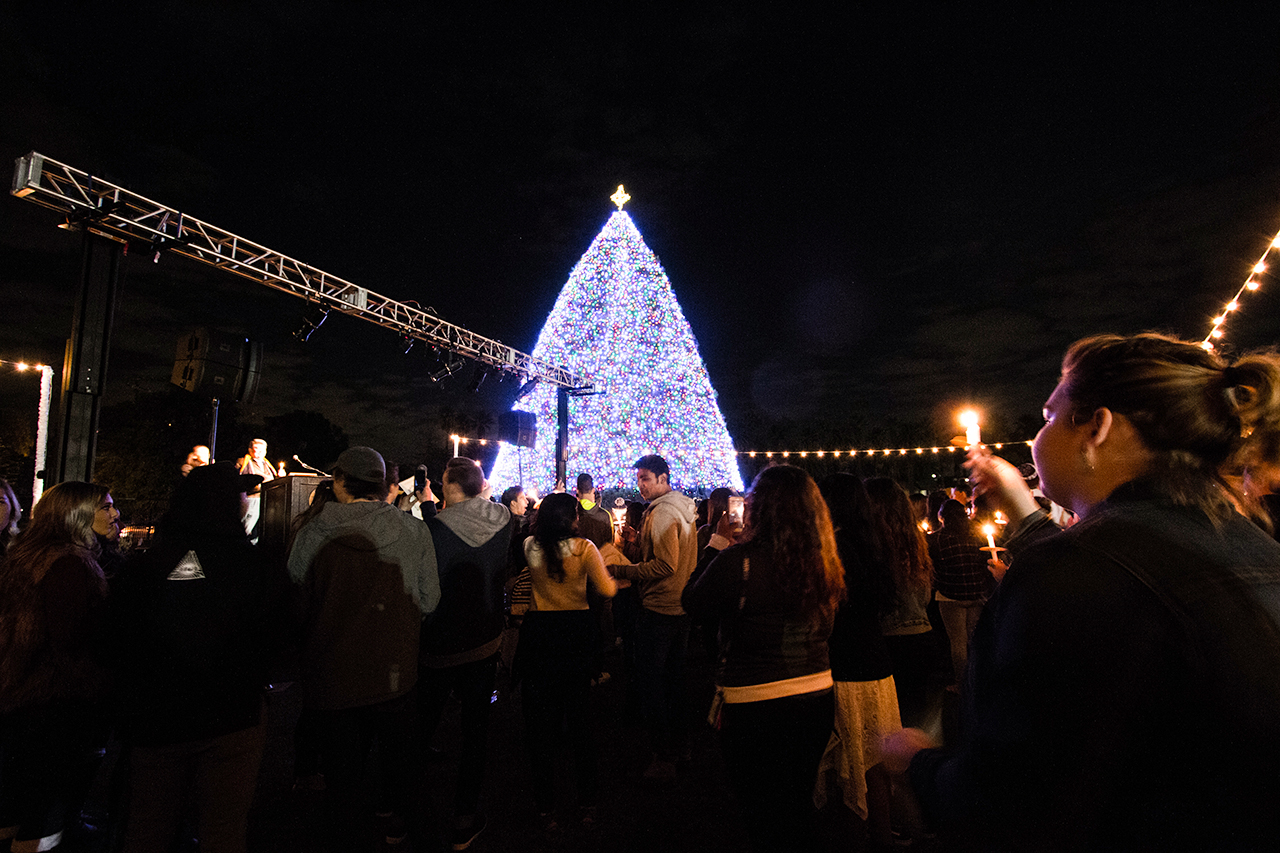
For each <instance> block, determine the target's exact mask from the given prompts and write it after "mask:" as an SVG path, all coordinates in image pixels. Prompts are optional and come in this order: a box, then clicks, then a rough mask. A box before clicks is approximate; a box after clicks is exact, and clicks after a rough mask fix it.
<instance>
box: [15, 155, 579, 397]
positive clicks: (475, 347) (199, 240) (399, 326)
mask: <svg viewBox="0 0 1280 853" xmlns="http://www.w3.org/2000/svg"><path fill="white" fill-rule="evenodd" d="M12 193H13V195H15V196H17V197H18V198H25V199H27V200H28V201H33V202H35V203H37V204H40V205H43V206H44V207H48V208H51V209H52V210H56V211H59V212H60V213H64V214H66V215H67V217H68V224H69V225H70V226H71V227H84V228H88V229H89V230H90V231H92V232H93V233H95V234H99V235H101V236H103V237H107V238H110V239H113V240H117V241H121V242H127V241H128V240H129V239H135V240H143V241H146V242H148V243H150V244H151V248H152V250H153V251H154V252H155V253H156V256H157V257H158V256H159V253H160V252H161V251H171V252H177V253H178V254H180V255H185V256H186V257H188V258H192V259H194V260H197V261H200V262H202V263H205V264H209V265H210V266H214V267H217V268H218V269H221V270H225V271H227V272H230V273H235V274H236V275H239V276H242V277H244V278H247V279H249V280H251V281H255V282H257V283H258V284H264V285H266V286H267V287H273V288H275V289H276V290H282V291H284V292H285V293H289V294H292V295H293V296H297V297H299V298H302V299H305V300H307V301H308V302H312V303H315V304H317V305H319V306H321V307H322V308H324V309H326V310H328V309H332V310H335V311H341V312H342V313H343V314H349V315H351V316H352V317H359V318H360V319H361V320H367V321H368V322H370V323H377V324H378V325H379V326H383V327H385V328H388V329H394V330H395V331H397V332H399V333H400V334H401V335H404V336H405V337H406V338H413V339H415V340H420V341H425V342H426V343H428V344H430V345H431V346H434V347H436V348H438V349H441V350H444V351H447V352H450V353H455V354H457V355H461V356H465V357H466V358H470V359H473V360H475V361H478V362H480V363H481V364H483V365H486V366H487V367H490V368H494V369H497V370H502V371H506V372H508V373H515V374H520V375H521V376H523V377H524V378H525V379H526V380H531V379H537V380H538V381H540V382H544V383H547V384H550V385H555V386H557V387H560V388H565V389H569V390H572V391H575V392H578V393H590V391H591V390H592V384H591V382H590V380H589V379H587V378H586V377H583V376H579V375H577V374H575V373H572V372H570V371H568V370H566V369H565V368H563V367H558V366H556V365H554V364H549V363H548V362H545V361H541V360H539V359H535V358H534V357H533V356H531V355H528V354H527V353H523V352H520V351H519V350H516V349H515V348H513V347H509V346H507V345H506V344H504V343H502V342H501V341H495V340H491V339H490V338H486V337H482V336H481V335H477V334H475V333H474V332H470V331H468V330H466V329H464V328H462V327H461V326H458V325H455V324H453V323H450V322H448V321H446V320H442V319H440V318H439V317H435V316H432V315H431V314H428V313H427V312H426V311H423V310H422V309H421V308H418V307H416V306H414V305H407V304H405V303H403V302H397V301H395V300H394V299H390V298H389V297H386V296H383V295H381V294H379V293H374V292H373V291H372V290H369V289H368V288H364V287H360V286H359V285H356V284H352V283H351V282H349V281H346V280H345V279H341V278H338V277H337V276H335V275H331V274H329V273H327V272H325V271H324V270H319V269H316V268H315V267H313V266H311V265H310V264H304V263H302V262H301V261H299V260H296V259H295V258H291V257H289V256H288V255H283V254H281V253H280V252H276V251H274V250H272V249H268V248H266V247H265V246H261V245H259V244H257V243H254V242H252V241H250V240H246V239H244V238H243V237H240V236H237V235H235V234H232V233H231V232H229V231H223V230H222V229H221V228H217V227H215V226H213V225H210V224H209V223H207V222H203V221H201V220H199V219H196V218H195V217H193V216H187V215H186V214H184V213H182V212H181V211H179V210H175V209H173V208H171V207H166V206H165V205H163V204H160V203H159V202H155V201H152V200H151V199H149V198H146V197H144V196H141V195H138V194H137V193H135V192H131V191H129V190H127V189H125V188H123V187H119V186H116V185H115V184H112V183H109V182H107V181H104V180H102V179H101V178H95V177H94V176H92V175H90V174H89V173H87V172H82V171H80V170H79V169H74V168H72V167H71V166H68V165H66V164H65V163H59V162H58V161H56V160H52V159H50V158H48V157H45V156H44V155H42V154H38V153H36V152H34V151H32V152H31V153H30V154H28V155H26V156H25V157H19V158H18V159H17V161H16V162H15V168H14V174H13V189H12Z"/></svg>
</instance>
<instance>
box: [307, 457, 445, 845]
mask: <svg viewBox="0 0 1280 853" xmlns="http://www.w3.org/2000/svg"><path fill="white" fill-rule="evenodd" d="M333 490H334V494H335V495H336V496H337V498H338V500H337V502H334V503H329V504H326V505H325V507H324V509H323V510H321V511H320V514H319V515H318V516H316V517H315V518H313V519H312V520H311V521H310V522H308V523H307V524H306V525H305V526H304V527H303V528H302V529H301V530H300V531H298V535H297V537H296V538H295V539H294V541H293V550H292V551H291V552H290V554H289V576H290V578H291V579H292V580H293V582H294V583H296V584H297V585H298V586H299V587H300V596H299V597H300V599H301V608H300V609H301V623H302V638H301V651H300V657H301V672H302V683H303V696H304V708H305V710H306V711H307V712H309V713H310V714H311V715H312V719H313V723H314V725H315V728H316V732H317V740H318V745H319V748H320V755H321V761H322V763H323V766H324V772H325V801H326V808H325V817H326V819H327V823H328V826H327V829H328V841H329V843H330V845H331V847H332V849H334V850H349V849H352V846H353V845H354V843H355V838H356V837H358V836H359V835H360V833H361V832H362V830H361V828H360V827H361V824H362V822H363V821H365V820H367V819H368V812H367V811H366V810H365V809H364V808H363V807H362V806H361V802H360V801H361V786H360V775H361V770H362V768H363V765H364V760H365V753H366V752H367V750H368V744H369V741H370V740H371V739H377V740H378V741H379V742H380V744H381V748H380V749H379V750H378V754H379V757H380V759H381V761H382V764H383V768H382V771H383V776H384V782H385V786H386V790H387V803H386V805H388V806H390V807H391V808H392V809H393V811H394V812H395V818H396V820H397V822H398V821H401V820H403V821H406V822H407V824H408V827H409V830H408V831H410V832H412V833H413V834H414V836H415V838H418V839H421V841H422V843H424V844H425V843H427V841H428V840H429V839H428V838H427V837H426V835H425V827H424V823H423V822H424V820H425V816H424V814H423V813H422V810H421V807H420V803H421V797H419V796H416V795H414V794H413V793H412V791H413V789H414V786H415V785H416V784H417V781H416V780H417V779H418V777H419V776H420V775H421V774H420V773H419V772H418V768H417V766H416V756H417V752H418V750H417V748H416V744H417V739H416V733H417V726H416V722H417V721H416V715H415V713H414V706H413V696H412V691H413V688H414V685H415V683H416V681H417V677H418V650H419V632H420V628H421V625H422V617H423V615H424V614H427V613H431V612H432V611H434V610H435V609H436V605H437V604H438V602H439V601H440V580H439V576H438V574H437V572H436V559H435V549H434V547H433V546H432V542H431V532H430V531H429V530H428V528H427V526H426V525H425V524H423V523H422V522H421V521H419V520H418V519H416V518H413V517H412V516H410V515H407V514H405V513H403V512H401V511H400V510H398V509H396V508H395V507H393V506H390V505H388V504H387V503H386V502H385V499H386V496H387V484H386V465H385V463H384V462H383V459H382V456H381V455H379V454H378V452H377V451H375V450H373V449H371V448H368V447H352V448H349V449H347V450H345V451H343V452H342V455H340V456H339V457H338V462H337V465H336V466H335V468H334V472H333ZM396 834H398V835H402V834H403V833H402V832H400V831H399V830H396Z"/></svg>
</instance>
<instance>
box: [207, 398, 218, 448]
mask: <svg viewBox="0 0 1280 853" xmlns="http://www.w3.org/2000/svg"><path fill="white" fill-rule="evenodd" d="M217 461H218V398H217V397H214V398H213V422H212V423H211V424H210V425H209V463H210V464H213V463H214V462H217Z"/></svg>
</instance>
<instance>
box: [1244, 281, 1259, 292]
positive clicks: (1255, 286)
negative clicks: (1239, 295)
mask: <svg viewBox="0 0 1280 853" xmlns="http://www.w3.org/2000/svg"><path fill="white" fill-rule="evenodd" d="M1244 286H1245V287H1247V288H1249V289H1250V290H1257V289H1258V283H1257V282H1256V281H1254V280H1253V279H1249V280H1248V281H1246V282H1245V283H1244Z"/></svg>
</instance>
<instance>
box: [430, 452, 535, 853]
mask: <svg viewBox="0 0 1280 853" xmlns="http://www.w3.org/2000/svg"><path fill="white" fill-rule="evenodd" d="M442 479H443V486H442V492H443V495H444V502H445V507H444V509H442V510H440V512H439V514H437V515H436V517H435V518H430V519H427V525H428V526H429V527H430V528H431V538H432V541H433V543H434V546H435V553H436V563H437V565H438V566H439V567H440V588H441V593H440V606H439V607H438V608H437V609H436V612H435V613H433V614H432V615H431V616H429V617H427V620H426V621H425V622H424V623H423V625H422V654H421V657H420V659H419V666H420V669H419V686H418V691H419V693H418V704H419V714H420V717H421V720H422V731H423V732H424V736H425V737H426V738H427V740H428V741H429V740H430V738H431V736H432V735H433V734H434V733H435V730H436V727H437V726H438V725H439V723H440V717H441V715H442V714H443V713H444V708H445V704H446V702H447V701H448V699H449V694H450V693H451V692H452V693H453V694H454V695H455V696H457V697H458V701H459V702H461V703H462V755H461V758H460V760H459V762H458V783H457V787H456V790H455V792H454V820H453V827H452V830H451V831H450V838H449V843H450V846H451V847H452V848H453V849H454V850H466V849H467V848H468V847H469V846H470V845H471V842H472V841H474V840H475V838H476V836H477V835H479V834H480V832H481V831H482V830H483V829H484V826H485V817H484V815H483V814H482V813H481V812H480V793H481V789H482V788H483V783H484V768H485V764H486V759H487V752H488V746H487V744H488V733H489V709H490V708H491V707H492V702H491V699H492V697H493V688H494V683H495V681H496V678H497V668H498V658H499V651H500V649H501V647H502V629H503V626H504V623H505V614H504V612H503V600H502V599H503V588H504V585H505V584H506V581H507V578H508V576H509V574H510V571H509V565H510V560H509V552H510V546H511V536H512V532H513V531H514V530H515V526H516V521H515V516H513V515H512V514H511V512H510V511H509V510H508V509H507V508H506V507H504V506H503V505H502V504H500V503H494V502H492V501H490V500H489V497H488V483H486V482H485V479H484V473H483V472H482V471H481V470H480V467H479V465H477V464H476V462H475V461H473V460H471V459H466V458H463V457H457V458H454V459H451V460H449V462H448V464H447V465H446V466H445V469H444V477H443V478H442Z"/></svg>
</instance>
